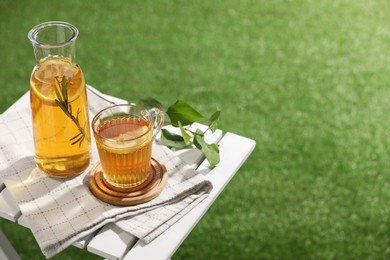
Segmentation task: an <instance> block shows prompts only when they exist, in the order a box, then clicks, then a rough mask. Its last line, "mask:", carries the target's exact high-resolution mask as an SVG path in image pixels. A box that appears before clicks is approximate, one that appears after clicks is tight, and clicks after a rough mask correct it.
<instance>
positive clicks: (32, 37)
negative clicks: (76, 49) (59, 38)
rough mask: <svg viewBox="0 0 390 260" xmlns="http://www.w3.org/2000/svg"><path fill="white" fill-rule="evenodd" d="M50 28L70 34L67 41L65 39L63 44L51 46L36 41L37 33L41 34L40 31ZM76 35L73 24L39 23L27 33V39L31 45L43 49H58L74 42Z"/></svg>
mask: <svg viewBox="0 0 390 260" xmlns="http://www.w3.org/2000/svg"><path fill="white" fill-rule="evenodd" d="M51 26H58V27H63V28H66V29H68V30H69V31H70V32H71V33H72V34H71V36H70V37H69V39H67V40H66V41H64V42H59V43H54V44H52V43H44V42H40V41H38V39H37V35H38V34H39V32H41V31H42V30H44V29H46V28H49V27H51ZM78 35H79V30H78V29H77V28H76V27H75V26H74V25H73V24H70V23H67V22H63V21H50V22H44V23H40V24H38V25H35V26H34V27H33V28H32V29H31V30H30V31H29V32H28V39H29V40H30V42H31V43H32V44H34V45H36V46H40V47H44V48H58V47H64V46H67V45H70V44H73V43H74V42H75V41H76V39H77V36H78Z"/></svg>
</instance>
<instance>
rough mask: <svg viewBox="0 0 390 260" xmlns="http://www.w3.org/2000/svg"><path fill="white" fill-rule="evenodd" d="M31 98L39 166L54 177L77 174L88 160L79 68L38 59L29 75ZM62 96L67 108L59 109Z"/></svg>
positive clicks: (83, 99)
mask: <svg viewBox="0 0 390 260" xmlns="http://www.w3.org/2000/svg"><path fill="white" fill-rule="evenodd" d="M64 80H65V81H64ZM65 85H66V89H64V86H65ZM55 88H57V91H60V92H56V89H55ZM30 95H31V97H30V100H31V109H32V117H33V118H32V119H33V133H34V145H35V161H36V163H37V165H38V167H39V168H40V169H42V170H43V171H44V172H45V173H47V174H48V175H53V176H63V177H68V176H72V175H76V174H79V173H80V172H82V171H83V170H84V169H86V168H87V167H88V165H89V161H90V130H89V119H88V111H87V109H86V107H87V105H86V104H87V96H86V88H85V79H84V76H83V73H82V71H81V69H80V67H78V66H76V65H73V64H72V63H71V62H69V60H67V59H55V58H53V59H46V60H41V61H40V62H39V64H38V66H37V67H36V68H35V69H34V71H33V73H32V75H31V81H30ZM59 96H61V97H59ZM64 96H66V99H67V101H66V102H67V103H66V104H67V106H66V107H65V106H62V107H61V105H60V104H59V103H61V101H63V102H62V105H63V104H64V102H65V100H62V99H64ZM65 110H66V111H67V112H66V111H65ZM72 117H73V118H72Z"/></svg>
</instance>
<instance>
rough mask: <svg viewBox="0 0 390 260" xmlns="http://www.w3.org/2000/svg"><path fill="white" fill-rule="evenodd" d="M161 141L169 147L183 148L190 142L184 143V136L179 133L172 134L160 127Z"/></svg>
mask: <svg viewBox="0 0 390 260" xmlns="http://www.w3.org/2000/svg"><path fill="white" fill-rule="evenodd" d="M160 140H161V142H162V143H163V144H164V145H166V146H169V147H174V148H177V149H183V148H186V147H188V146H190V145H191V143H186V142H185V141H184V138H183V137H182V136H180V135H177V134H173V133H171V132H169V131H168V130H167V129H161V139H160Z"/></svg>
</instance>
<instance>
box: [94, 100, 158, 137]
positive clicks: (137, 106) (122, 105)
mask: <svg viewBox="0 0 390 260" xmlns="http://www.w3.org/2000/svg"><path fill="white" fill-rule="evenodd" d="M115 107H136V108H138V109H139V110H140V111H142V112H144V113H145V114H146V116H149V115H150V112H149V111H148V109H146V108H145V107H143V106H141V105H137V104H133V103H130V104H117V105H112V106H109V107H106V108H104V109H102V110H100V111H99V112H98V113H97V114H96V115H95V116H94V117H93V119H92V122H91V128H92V131H93V133H94V134H95V135H97V136H98V137H99V138H101V139H104V140H106V141H109V142H114V143H124V142H128V141H132V140H136V139H138V138H140V137H142V136H144V135H146V134H148V133H149V132H150V131H152V128H151V127H150V125H151V120H150V119H149V118H148V121H147V122H148V123H149V125H148V131H146V132H144V133H142V134H141V135H138V136H136V137H134V138H130V139H126V140H116V139H112V138H107V137H104V136H102V135H100V134H99V133H98V132H97V131H96V128H97V126H99V125H100V124H98V125H97V126H96V127H95V124H96V122H97V120H98V118H99V116H101V115H102V114H103V113H104V112H106V111H107V110H110V109H113V108H115ZM143 116H144V115H143ZM143 119H145V118H143ZM95 139H96V138H95Z"/></svg>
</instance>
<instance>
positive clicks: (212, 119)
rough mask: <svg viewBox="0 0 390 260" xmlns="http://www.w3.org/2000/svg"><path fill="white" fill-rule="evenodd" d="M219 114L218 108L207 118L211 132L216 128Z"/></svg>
mask: <svg viewBox="0 0 390 260" xmlns="http://www.w3.org/2000/svg"><path fill="white" fill-rule="evenodd" d="M220 116H221V110H220V109H218V110H217V111H215V112H214V114H212V115H211V117H210V118H209V127H210V129H211V132H213V133H214V132H215V130H217V129H218V121H219V117H220Z"/></svg>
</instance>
